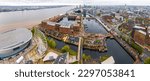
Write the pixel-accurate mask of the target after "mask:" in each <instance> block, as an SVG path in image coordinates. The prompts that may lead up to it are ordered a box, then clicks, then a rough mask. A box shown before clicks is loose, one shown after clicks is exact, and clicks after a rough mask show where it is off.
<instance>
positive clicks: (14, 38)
mask: <svg viewBox="0 0 150 81" xmlns="http://www.w3.org/2000/svg"><path fill="white" fill-rule="evenodd" d="M31 39H32V33H31V31H30V30H28V29H26V28H18V29H12V30H8V31H5V32H0V58H5V57H9V56H12V55H14V54H17V53H18V52H20V51H22V50H23V49H25V48H26V47H27V46H28V44H29V42H30V40H31Z"/></svg>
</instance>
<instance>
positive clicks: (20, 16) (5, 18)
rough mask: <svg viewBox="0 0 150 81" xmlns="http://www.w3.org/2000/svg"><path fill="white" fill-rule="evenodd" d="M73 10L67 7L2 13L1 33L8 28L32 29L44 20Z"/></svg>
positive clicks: (0, 14)
mask: <svg viewBox="0 0 150 81" xmlns="http://www.w3.org/2000/svg"><path fill="white" fill-rule="evenodd" d="M72 8H73V6H67V7H59V8H48V9H39V10H25V11H14V12H1V13H0V19H2V20H1V21H0V31H3V30H6V29H8V28H9V29H10V28H19V27H26V28H31V27H33V26H34V25H37V24H39V23H40V22H41V21H42V20H44V19H48V18H50V17H52V16H55V15H59V14H64V13H66V11H68V10H70V9H72Z"/></svg>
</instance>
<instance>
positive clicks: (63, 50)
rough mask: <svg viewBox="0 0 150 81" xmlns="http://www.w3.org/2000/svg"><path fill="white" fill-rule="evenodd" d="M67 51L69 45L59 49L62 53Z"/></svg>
mask: <svg viewBox="0 0 150 81" xmlns="http://www.w3.org/2000/svg"><path fill="white" fill-rule="evenodd" d="M69 50H70V47H69V45H65V46H64V47H62V48H61V51H62V52H63V53H65V52H69Z"/></svg>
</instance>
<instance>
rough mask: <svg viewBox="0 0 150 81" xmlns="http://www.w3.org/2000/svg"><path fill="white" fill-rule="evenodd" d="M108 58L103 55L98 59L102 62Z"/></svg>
mask: <svg viewBox="0 0 150 81" xmlns="http://www.w3.org/2000/svg"><path fill="white" fill-rule="evenodd" d="M109 57H110V56H109V55H103V56H101V57H100V58H99V61H100V62H103V61H105V60H106V59H108V58H109Z"/></svg>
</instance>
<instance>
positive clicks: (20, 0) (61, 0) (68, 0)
mask: <svg viewBox="0 0 150 81" xmlns="http://www.w3.org/2000/svg"><path fill="white" fill-rule="evenodd" d="M83 4H88V5H125V4H126V5H145V6H150V0H0V5H83Z"/></svg>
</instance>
